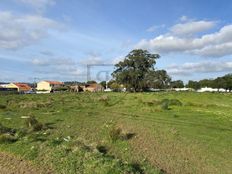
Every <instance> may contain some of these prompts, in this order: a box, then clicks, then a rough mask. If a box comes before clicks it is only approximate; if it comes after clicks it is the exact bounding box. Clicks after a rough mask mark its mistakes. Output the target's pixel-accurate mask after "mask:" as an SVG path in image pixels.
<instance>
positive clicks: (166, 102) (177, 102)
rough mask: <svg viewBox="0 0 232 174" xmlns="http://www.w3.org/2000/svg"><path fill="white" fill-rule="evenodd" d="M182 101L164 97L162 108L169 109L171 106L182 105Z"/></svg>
mask: <svg viewBox="0 0 232 174" xmlns="http://www.w3.org/2000/svg"><path fill="white" fill-rule="evenodd" d="M182 105H183V104H182V102H181V101H180V100H178V99H163V100H162V101H161V108H162V109H163V110H169V109H170V108H169V106H182Z"/></svg>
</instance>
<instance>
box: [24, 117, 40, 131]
mask: <svg viewBox="0 0 232 174" xmlns="http://www.w3.org/2000/svg"><path fill="white" fill-rule="evenodd" d="M26 126H27V127H29V128H31V129H32V131H41V130H42V129H43V128H44V125H43V124H42V123H40V122H39V121H38V120H37V119H36V118H35V117H34V116H30V117H29V118H28V119H26Z"/></svg>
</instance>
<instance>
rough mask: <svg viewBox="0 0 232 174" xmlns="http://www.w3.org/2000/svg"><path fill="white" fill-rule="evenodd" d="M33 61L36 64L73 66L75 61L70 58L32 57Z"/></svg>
mask: <svg viewBox="0 0 232 174" xmlns="http://www.w3.org/2000/svg"><path fill="white" fill-rule="evenodd" d="M31 63H32V64H33V65H36V66H72V65H75V64H76V63H75V61H74V60H72V59H68V58H52V59H38V58H35V59H32V61H31Z"/></svg>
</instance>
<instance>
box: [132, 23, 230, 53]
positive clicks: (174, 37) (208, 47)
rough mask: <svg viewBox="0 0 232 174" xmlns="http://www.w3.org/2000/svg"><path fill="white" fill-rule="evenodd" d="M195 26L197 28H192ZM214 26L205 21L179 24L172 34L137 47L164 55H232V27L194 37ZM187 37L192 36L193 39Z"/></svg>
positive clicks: (172, 30)
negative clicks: (177, 53)
mask: <svg viewBox="0 0 232 174" xmlns="http://www.w3.org/2000/svg"><path fill="white" fill-rule="evenodd" d="M201 24H203V25H201ZM194 25H195V27H190V26H194ZM200 25H201V26H200ZM213 25H214V22H203V21H197V22H188V23H185V24H177V25H174V26H173V27H171V29H170V30H171V32H170V33H166V34H163V35H160V36H157V37H155V38H153V39H150V40H149V39H148V40H146V39H143V40H141V41H140V42H139V43H138V44H137V45H136V47H137V48H144V49H149V50H150V51H153V52H158V53H163V54H165V53H176V52H179V53H188V54H194V55H200V56H205V57H222V56H227V55H231V54H232V51H231V50H232V25H226V26H223V27H222V28H221V29H220V30H219V31H218V32H214V33H211V34H204V35H202V36H194V34H195V33H197V32H200V31H203V30H206V29H209V28H211V27H212V26H213ZM184 35H185V36H184ZM186 35H191V37H189V36H186Z"/></svg>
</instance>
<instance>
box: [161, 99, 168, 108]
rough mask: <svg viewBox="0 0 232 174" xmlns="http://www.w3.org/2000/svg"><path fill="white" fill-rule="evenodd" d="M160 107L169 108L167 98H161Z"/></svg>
mask: <svg viewBox="0 0 232 174" xmlns="http://www.w3.org/2000/svg"><path fill="white" fill-rule="evenodd" d="M161 108H162V109H163V110H169V100H168V99H163V100H162V102H161Z"/></svg>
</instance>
